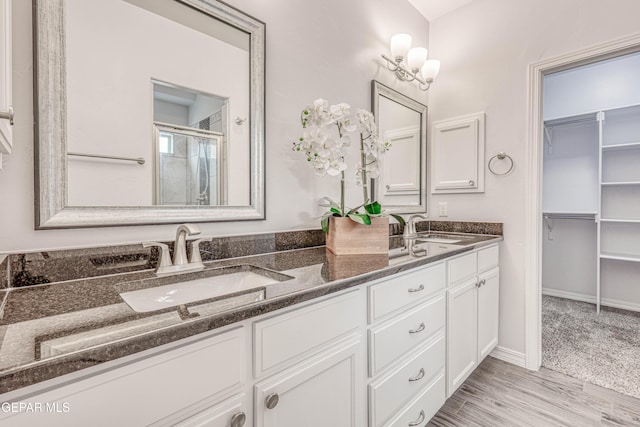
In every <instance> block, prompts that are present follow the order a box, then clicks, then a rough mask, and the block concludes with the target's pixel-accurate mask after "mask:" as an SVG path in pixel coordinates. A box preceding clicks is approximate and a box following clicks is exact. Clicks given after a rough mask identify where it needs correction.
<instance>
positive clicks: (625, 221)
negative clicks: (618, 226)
mask: <svg viewBox="0 0 640 427" xmlns="http://www.w3.org/2000/svg"><path fill="white" fill-rule="evenodd" d="M600 222H618V223H626V224H640V219H620V218H601V219H600Z"/></svg>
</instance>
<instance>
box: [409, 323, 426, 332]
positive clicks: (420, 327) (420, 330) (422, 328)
mask: <svg viewBox="0 0 640 427" xmlns="http://www.w3.org/2000/svg"><path fill="white" fill-rule="evenodd" d="M424 328H426V326H424V323H420V326H418V329H409V333H410V334H417V333H418V332H422V331H424Z"/></svg>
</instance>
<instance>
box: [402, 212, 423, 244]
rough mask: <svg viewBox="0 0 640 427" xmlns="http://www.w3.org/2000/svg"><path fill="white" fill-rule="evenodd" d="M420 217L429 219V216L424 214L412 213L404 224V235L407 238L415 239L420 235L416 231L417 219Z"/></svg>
mask: <svg viewBox="0 0 640 427" xmlns="http://www.w3.org/2000/svg"><path fill="white" fill-rule="evenodd" d="M418 218H420V219H427V217H425V216H423V215H411V216H410V217H409V219H408V220H407V221H406V223H405V225H404V233H403V236H404V238H405V239H413V238H416V237H418V233H417V232H416V219H418Z"/></svg>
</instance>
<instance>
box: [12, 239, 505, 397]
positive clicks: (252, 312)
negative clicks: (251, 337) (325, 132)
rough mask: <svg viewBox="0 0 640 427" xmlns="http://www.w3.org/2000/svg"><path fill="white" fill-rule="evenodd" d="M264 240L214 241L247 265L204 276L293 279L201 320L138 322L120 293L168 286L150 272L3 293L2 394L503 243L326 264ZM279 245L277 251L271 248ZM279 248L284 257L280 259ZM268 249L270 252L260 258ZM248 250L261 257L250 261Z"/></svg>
mask: <svg viewBox="0 0 640 427" xmlns="http://www.w3.org/2000/svg"><path fill="white" fill-rule="evenodd" d="M259 236H260V237H258V238H256V239H253V240H252V239H249V238H247V237H246V236H245V237H238V238H237V240H236V238H231V237H230V238H225V239H226V240H220V241H219V242H217V243H218V244H219V249H221V250H223V249H222V248H224V247H225V246H226V247H228V248H229V249H230V250H232V253H235V254H237V255H236V256H240V257H242V258H225V259H221V260H217V261H210V262H207V265H206V266H207V271H208V273H206V274H210V273H209V272H211V271H213V270H214V269H218V268H220V267H227V266H231V265H240V264H242V265H251V266H256V267H261V268H266V269H270V270H274V271H275V272H279V273H282V274H284V275H288V276H291V277H293V278H292V279H288V280H282V281H278V282H276V283H274V284H270V285H269V286H268V287H267V288H266V291H265V294H264V297H265V299H263V300H259V301H254V300H248V299H247V298H252V296H251V295H239V296H237V297H234V298H237V300H236V299H233V298H231V299H227V298H225V299H222V300H219V299H215V298H214V299H212V300H204V301H197V302H194V303H189V304H186V310H188V312H189V313H190V314H194V313H197V314H198V316H197V317H191V318H188V317H184V316H182V315H181V313H179V312H178V311H177V310H176V307H169V308H167V309H164V310H159V311H153V312H149V313H137V312H136V311H134V310H133V309H131V308H130V307H129V306H128V305H127V304H126V303H125V302H124V301H123V299H122V298H121V297H120V293H119V292H122V291H123V289H125V288H124V287H123V286H126V285H125V284H129V285H131V284H132V283H134V282H135V286H136V289H137V288H138V287H140V286H159V285H161V283H164V282H161V281H157V280H153V278H154V277H155V275H154V273H153V271H152V270H149V269H146V270H143V271H134V272H129V273H120V274H111V275H108V276H100V277H90V278H87V279H78V280H70V281H65V282H60V283H41V284H39V285H31V286H26V287H21V288H10V289H8V290H6V291H0V297H2V295H3V294H6V295H7V297H6V302H5V303H4V307H3V312H1V313H2V315H1V316H0V330H2V331H3V335H0V336H1V338H0V392H7V391H11V390H15V389H18V388H21V387H24V386H27V385H29V384H34V383H37V382H40V381H44V380H46V379H50V378H55V377H57V376H60V375H63V374H66V373H70V372H73V371H76V370H79V369H82V368H85V367H88V366H95V365H98V364H100V363H102V362H105V361H108V360H114V359H117V358H119V357H122V356H125V355H130V354H133V353H136V352H139V351H142V350H146V349H149V348H152V347H155V346H158V345H161V344H166V343H170V342H173V341H176V340H178V339H181V338H186V337H188V336H192V335H196V334H199V333H202V332H205V331H208V330H211V329H215V328H218V327H221V326H224V325H229V324H231V323H235V322H238V321H241V320H245V319H249V318H252V317H255V316H258V315H261V314H264V313H268V312H271V311H274V310H278V309H281V308H284V307H288V306H291V305H294V304H297V303H300V302H303V301H308V300H311V299H314V298H317V297H320V296H324V295H327V294H331V293H334V292H338V291H341V290H343V289H347V288H350V287H353V286H357V285H360V284H362V283H366V282H369V281H372V280H375V279H378V278H382V277H386V276H389V275H392V274H395V273H398V272H401V271H405V270H408V269H411V268H415V267H418V266H420V265H424V264H428V263H430V262H434V261H437V260H440V259H442V258H445V257H449V256H452V255H455V254H458V253H462V252H465V251H468V250H471V249H473V248H475V247H478V246H480V245H485V244H489V243H493V242H497V241H500V240H502V237H500V236H485V235H476V236H473V237H472V238H471V239H470V240H469V241H466V242H465V243H466V244H465V245H464V246H456V245H442V244H421V245H422V246H420V249H421V250H423V251H426V252H423V253H421V255H420V256H411V255H408V254H407V253H406V252H402V250H403V245H404V244H405V243H404V239H403V238H402V237H400V236H392V237H391V238H390V248H391V249H392V253H393V254H395V255H394V256H389V257H387V256H382V257H380V258H379V259H378V258H375V259H373V258H372V257H371V256H352V257H335V256H331V254H329V255H327V254H326V251H325V248H324V246H313V247H310V248H304V249H295V250H284V249H286V248H289V247H291V246H292V245H294V246H295V240H296V238H297V237H296V236H283V237H280V238H277V237H276V238H275V239H271V238H269V237H267V236H266V235H259ZM307 236H308V235H307ZM298 237H300V236H298ZM302 237H304V236H302ZM303 240H304V239H303ZM251 242H253V243H251ZM273 242H278V243H277V245H272V243H273ZM305 242H306V243H309V242H311V243H313V244H315V243H318V236H317V235H316V236H315V237H313V236H312V237H311V238H310V239H307V240H305ZM236 243H238V247H237V248H236V247H235V245H236ZM252 246H253V247H252ZM276 247H277V248H280V249H281V250H275V248H276ZM269 249H270V250H271V252H264V253H262V251H263V250H269ZM252 251H254V252H253V253H255V252H258V253H257V254H253V255H251V254H250V253H252ZM133 253H136V252H135V251H134V252H133ZM23 271H29V270H23ZM36 273H37V272H35V271H34V272H32V273H31V274H32V276H39V275H40V276H44V275H45V274H46V272H45V271H43V272H42V274H36ZM198 274H201V273H197V272H196V273H186V274H183V275H181V276H180V277H181V278H182V279H184V280H192V279H196V278H198V277H200V276H198ZM49 277H55V276H49ZM145 279H146V280H145ZM171 280H173V279H171ZM159 325H161V327H160V326H159ZM125 331H130V332H125Z"/></svg>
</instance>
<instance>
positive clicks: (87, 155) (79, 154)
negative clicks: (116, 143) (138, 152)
mask: <svg viewBox="0 0 640 427" xmlns="http://www.w3.org/2000/svg"><path fill="white" fill-rule="evenodd" d="M67 156H76V157H95V158H98V159H110V160H124V161H127V162H136V163H137V164H139V165H144V162H145V160H144V159H143V158H142V157H138V158H133V157H118V156H104V155H102V154H86V153H67Z"/></svg>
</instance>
